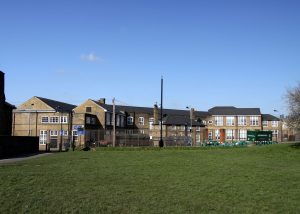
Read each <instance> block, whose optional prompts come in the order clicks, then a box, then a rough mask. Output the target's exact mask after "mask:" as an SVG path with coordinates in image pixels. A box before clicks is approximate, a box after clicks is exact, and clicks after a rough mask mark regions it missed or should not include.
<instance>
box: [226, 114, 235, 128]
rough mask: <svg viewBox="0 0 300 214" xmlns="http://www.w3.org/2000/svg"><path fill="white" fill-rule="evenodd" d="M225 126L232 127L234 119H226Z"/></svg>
mask: <svg viewBox="0 0 300 214" xmlns="http://www.w3.org/2000/svg"><path fill="white" fill-rule="evenodd" d="M226 126H234V117H232V116H230V117H226Z"/></svg>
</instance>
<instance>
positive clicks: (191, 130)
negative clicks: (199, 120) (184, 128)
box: [186, 106, 194, 146]
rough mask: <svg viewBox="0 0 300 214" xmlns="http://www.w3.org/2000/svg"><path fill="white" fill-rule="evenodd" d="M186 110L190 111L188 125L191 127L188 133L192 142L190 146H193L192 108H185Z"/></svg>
mask: <svg viewBox="0 0 300 214" xmlns="http://www.w3.org/2000/svg"><path fill="white" fill-rule="evenodd" d="M186 108H187V109H190V120H191V122H190V125H191V129H190V133H191V140H192V143H191V146H192V145H193V143H194V142H193V108H191V107H190V106H187V107H186Z"/></svg>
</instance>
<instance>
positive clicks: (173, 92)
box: [0, 0, 300, 113]
mask: <svg viewBox="0 0 300 214" xmlns="http://www.w3.org/2000/svg"><path fill="white" fill-rule="evenodd" d="M0 8H1V13H0V29H1V33H0V70H2V71H4V72H5V73H6V97H7V101H9V102H11V103H12V104H15V105H19V104H21V103H22V102H24V101H26V100H27V99H29V98H31V97H32V96H41V97H46V98H50V99H55V100H60V101H65V102H69V103H72V104H80V103H82V102H83V101H85V100H86V99H88V98H92V99H99V98H102V97H105V98H106V99H107V101H108V102H109V103H110V102H111V99H112V98H113V97H116V99H117V100H119V101H120V102H119V104H129V105H137V106H148V107H151V106H153V104H154V103H155V102H158V103H159V101H160V78H161V76H162V75H163V77H164V92H165V93H164V107H166V108H178V109H184V108H185V107H186V106H192V107H195V108H196V109H197V110H208V109H209V108H211V107H213V106H220V105H233V106H236V107H260V108H261V110H262V112H263V113H273V109H278V110H279V111H280V112H281V113H286V109H285V101H284V99H283V96H284V94H285V91H286V89H287V88H290V87H293V86H295V85H296V83H297V81H299V79H300V78H299V77H300V13H299V11H300V1H298V0H280V1H279V0H278V1H276V0H226V1H225V0H205V1H203V0H195V1H191V0H181V1H176V0H126V1H125V0H122V1H121V0H120V1H114V0H109V1H108V0H106V1H104V0H94V1H92V0H80V1H79V0H69V1H62V0H44V1H40V0H1V1H0Z"/></svg>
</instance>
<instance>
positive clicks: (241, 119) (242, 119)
mask: <svg viewBox="0 0 300 214" xmlns="http://www.w3.org/2000/svg"><path fill="white" fill-rule="evenodd" d="M238 125H239V126H246V125H247V119H246V117H245V116H238Z"/></svg>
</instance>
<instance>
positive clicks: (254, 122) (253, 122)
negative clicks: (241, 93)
mask: <svg viewBox="0 0 300 214" xmlns="http://www.w3.org/2000/svg"><path fill="white" fill-rule="evenodd" d="M250 126H258V117H257V116H251V117H250Z"/></svg>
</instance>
